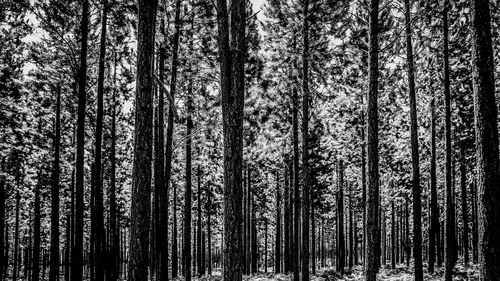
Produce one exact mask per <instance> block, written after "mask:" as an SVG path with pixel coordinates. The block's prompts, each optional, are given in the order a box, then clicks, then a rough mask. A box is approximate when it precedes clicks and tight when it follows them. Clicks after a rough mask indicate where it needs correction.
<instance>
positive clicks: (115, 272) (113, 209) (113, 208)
mask: <svg viewBox="0 0 500 281" xmlns="http://www.w3.org/2000/svg"><path fill="white" fill-rule="evenodd" d="M114 56H115V63H114V64H115V65H114V69H113V85H114V87H115V89H114V90H113V103H112V113H111V148H110V150H111V151H110V165H111V167H110V168H111V175H110V178H111V179H110V186H109V229H110V232H111V234H110V238H111V239H110V241H109V246H110V259H111V260H110V261H109V262H110V265H111V266H110V268H109V271H110V273H109V276H110V279H111V281H116V280H118V278H119V273H120V253H119V251H120V237H119V233H118V207H117V204H116V106H117V103H116V89H117V86H116V65H117V59H116V51H115V53H114Z"/></svg>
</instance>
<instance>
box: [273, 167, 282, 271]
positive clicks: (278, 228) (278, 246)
mask: <svg viewBox="0 0 500 281" xmlns="http://www.w3.org/2000/svg"><path fill="white" fill-rule="evenodd" d="M275 238H276V240H275V243H274V245H275V250H274V258H275V259H274V273H275V274H278V273H281V267H280V265H281V192H280V185H279V173H278V172H276V228H275Z"/></svg>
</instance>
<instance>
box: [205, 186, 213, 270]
mask: <svg viewBox="0 0 500 281" xmlns="http://www.w3.org/2000/svg"><path fill="white" fill-rule="evenodd" d="M212 208H213V207H212V190H211V188H210V185H209V186H208V192H207V204H206V208H205V209H206V210H205V212H206V213H207V273H208V275H212V218H211V212H212Z"/></svg>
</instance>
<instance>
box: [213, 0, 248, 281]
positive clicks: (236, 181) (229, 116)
mask: <svg viewBox="0 0 500 281" xmlns="http://www.w3.org/2000/svg"><path fill="white" fill-rule="evenodd" d="M245 4H246V1H245V0H235V1H233V2H231V13H230V14H229V13H228V8H227V2H226V0H217V12H218V15H217V20H218V26H219V28H218V43H219V57H220V73H221V74H220V76H221V83H220V84H221V85H220V88H221V94H222V119H223V128H224V130H223V135H224V257H223V264H224V268H223V279H224V280H232V281H240V280H241V278H242V269H241V255H242V248H241V232H242V229H241V226H242V210H241V197H242V187H241V179H242V168H243V167H242V162H243V107H244V87H245V73H244V70H245V68H244V59H245V51H244V50H245V25H246V15H245V6H246V5H245Z"/></svg>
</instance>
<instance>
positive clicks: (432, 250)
mask: <svg viewBox="0 0 500 281" xmlns="http://www.w3.org/2000/svg"><path fill="white" fill-rule="evenodd" d="M431 91H432V89H431ZM430 177H431V179H430V181H431V183H430V185H431V186H430V187H431V190H430V193H431V194H430V195H431V205H430V211H431V223H430V233H429V269H428V270H429V273H433V272H434V263H435V261H436V256H437V257H438V266H440V265H441V262H440V261H441V258H440V256H441V253H440V250H441V247H439V244H440V240H439V208H438V203H437V187H436V113H435V94H434V95H433V97H432V99H431V171H430Z"/></svg>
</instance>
